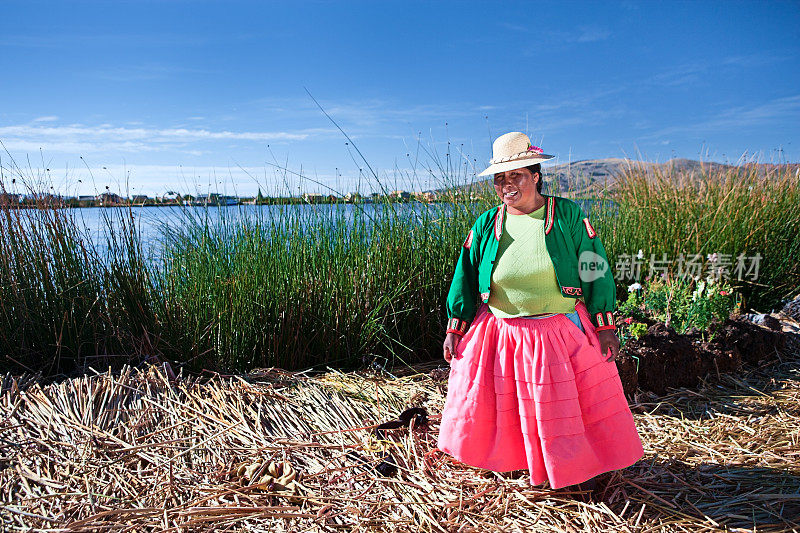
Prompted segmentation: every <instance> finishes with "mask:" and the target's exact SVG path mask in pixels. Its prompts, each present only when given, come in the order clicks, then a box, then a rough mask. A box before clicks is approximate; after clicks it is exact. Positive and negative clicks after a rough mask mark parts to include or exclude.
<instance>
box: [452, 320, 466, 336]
mask: <svg viewBox="0 0 800 533" xmlns="http://www.w3.org/2000/svg"><path fill="white" fill-rule="evenodd" d="M468 329H469V324H467V322H466V321H465V320H461V319H460V318H456V317H453V318H451V319H450V320H448V321H447V333H455V334H456V335H458V336H460V337H463V336H464V334H465V333H466V332H467V330H468Z"/></svg>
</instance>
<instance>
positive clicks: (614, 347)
mask: <svg viewBox="0 0 800 533" xmlns="http://www.w3.org/2000/svg"><path fill="white" fill-rule="evenodd" d="M597 338H598V340H599V341H600V353H602V354H603V358H605V359H606V362H609V361H613V360H614V359H615V358H616V357H617V355H619V338H618V337H617V334H616V333H614V330H613V329H604V330H602V331H598V332H597ZM609 350H611V356H610V357H608V358H606V355H608V351H609Z"/></svg>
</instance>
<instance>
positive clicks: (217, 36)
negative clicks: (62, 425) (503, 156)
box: [0, 0, 800, 194]
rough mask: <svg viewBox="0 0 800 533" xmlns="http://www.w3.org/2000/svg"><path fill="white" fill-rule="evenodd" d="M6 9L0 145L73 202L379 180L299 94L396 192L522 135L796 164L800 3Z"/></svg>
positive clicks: (17, 5) (15, 4)
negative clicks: (447, 163) (119, 194)
mask: <svg viewBox="0 0 800 533" xmlns="http://www.w3.org/2000/svg"><path fill="white" fill-rule="evenodd" d="M0 20H2V33H0V69H2V77H0V141H2V142H3V144H4V145H5V147H6V149H7V150H8V152H9V153H10V154H11V156H13V157H14V159H15V160H16V162H17V164H18V165H19V166H21V167H28V166H29V165H30V167H31V170H28V172H29V173H34V174H36V173H41V172H43V169H45V168H49V169H50V172H49V174H47V175H48V176H49V177H50V179H52V181H53V182H54V184H55V186H56V187H57V188H58V189H60V190H61V191H63V192H67V193H88V192H91V190H93V189H98V190H102V189H104V188H105V186H106V185H109V186H111V187H112V188H114V189H118V188H120V187H125V184H126V183H127V187H128V190H129V191H130V192H133V193H148V194H161V193H163V192H165V191H166V190H169V189H176V190H181V191H189V190H191V191H194V190H197V189H200V190H205V189H207V188H209V187H211V188H212V189H219V190H223V191H225V192H228V193H238V194H249V193H253V192H254V191H255V190H257V188H258V187H259V186H261V187H262V188H263V189H264V190H265V192H266V191H268V190H270V189H276V188H277V189H283V190H285V189H287V188H288V190H291V191H294V192H296V190H297V189H298V187H299V188H300V189H302V190H309V191H316V190H325V188H326V187H330V188H333V189H335V190H337V191H342V192H344V191H347V190H352V189H355V188H357V187H360V188H361V189H362V190H365V189H369V188H370V186H371V180H369V179H368V178H364V177H363V176H364V173H365V172H366V166H365V165H364V164H363V162H361V161H359V158H358V155H357V154H355V152H353V150H352V145H349V144H345V143H346V142H347V141H346V139H345V138H344V137H343V136H342V134H341V133H340V132H339V131H338V130H337V129H336V128H335V127H334V125H333V124H332V123H331V122H330V121H329V120H328V119H327V118H326V117H325V115H323V114H322V113H321V112H320V110H319V108H317V106H316V104H315V103H314V102H313V101H312V100H311V98H310V97H309V96H308V94H307V93H306V89H308V91H310V93H311V94H312V95H313V96H314V97H315V98H316V99H317V100H318V101H319V103H320V104H321V105H322V107H323V108H324V109H325V110H326V111H327V112H328V113H329V114H330V115H331V116H332V117H333V118H334V119H335V120H336V121H337V122H338V123H339V124H340V125H341V127H342V128H343V129H344V130H345V131H346V132H347V133H348V134H349V135H350V136H351V137H352V139H353V141H354V142H355V143H356V145H357V146H358V148H359V149H360V150H361V152H362V153H363V154H364V155H365V157H366V159H367V160H368V161H369V163H370V166H371V167H372V168H373V169H374V170H375V171H376V172H377V173H378V174H379V175H380V176H381V179H383V180H385V181H386V182H387V183H388V184H389V185H390V186H391V187H394V186H397V187H400V188H413V189H423V188H426V187H428V186H430V185H433V184H435V182H436V181H437V180H436V179H433V178H430V177H429V174H428V172H427V170H426V167H429V166H431V165H432V161H431V157H430V156H428V155H426V153H432V152H434V151H435V152H436V153H438V154H439V155H440V156H441V157H442V158H444V157H445V154H446V153H447V152H448V144H447V143H448V141H449V143H450V145H449V152H450V153H451V158H452V161H454V163H453V164H454V165H456V166H458V167H459V168H460V169H461V170H459V171H458V175H459V176H460V177H461V178H464V179H468V178H469V177H470V175H471V174H472V173H473V172H474V171H475V170H477V171H478V172H480V171H481V170H483V168H484V167H485V163H486V161H487V160H488V159H489V157H490V156H491V154H490V150H491V148H490V147H491V139H492V138H494V137H496V136H498V135H500V134H502V133H505V132H508V131H515V130H516V131H524V132H526V133H528V134H529V135H530V136H531V138H532V139H533V141H534V144H538V145H540V146H541V147H542V148H544V149H545V151H546V152H548V153H552V154H555V155H557V156H558V159H557V161H558V162H562V163H563V162H567V161H577V160H582V159H593V158H604V157H624V156H629V157H633V158H641V159H647V160H651V161H666V160H668V159H670V158H672V157H686V158H692V159H699V158H705V159H711V160H716V161H736V160H738V159H739V158H741V157H743V156H745V157H748V158H756V159H759V160H760V161H763V162H768V161H773V162H777V161H780V160H787V161H791V162H797V161H800V146H798V142H800V140H798V133H799V132H800V2H752V1H750V2H730V1H726V2H632V1H624V2H552V3H550V2H535V3H534V2H502V3H500V2H497V3H490V2H467V1H460V2H412V1H408V0H405V1H402V2H394V1H381V2H375V1H370V2H354V1H352V2H315V1H306V2H301V3H296V2H291V3H290V2H239V1H233V0H227V1H225V2H211V1H192V2H189V1H179V0H162V1H152V2H145V1H139V2H123V1H119V0H115V1H103V2H80V1H75V2H66V1H65V2H38V1H33V0H26V1H13V0H5V1H4V2H2V3H1V4H0ZM406 154H410V155H408V156H407V155H406ZM0 155H1V156H2V165H3V167H6V168H8V167H9V165H10V162H9V155H8V154H6V153H5V151H3V152H0ZM28 161H30V163H29V162H28ZM276 164H277V165H278V166H281V167H286V168H288V169H289V170H290V171H291V172H294V173H298V174H303V175H305V176H307V178H308V179H306V180H303V181H299V180H298V179H297V178H296V177H294V176H293V175H292V174H288V175H287V176H283V175H281V174H280V173H276V171H275V166H274V165H276ZM104 167H105V168H104ZM360 168H361V169H364V171H362V173H361V174H362V177H361V178H359V169H360ZM409 176H415V177H414V178H409ZM78 180H80V182H79V181H78ZM312 180H313V181H312ZM315 182H319V183H321V184H322V185H319V184H318V183H315Z"/></svg>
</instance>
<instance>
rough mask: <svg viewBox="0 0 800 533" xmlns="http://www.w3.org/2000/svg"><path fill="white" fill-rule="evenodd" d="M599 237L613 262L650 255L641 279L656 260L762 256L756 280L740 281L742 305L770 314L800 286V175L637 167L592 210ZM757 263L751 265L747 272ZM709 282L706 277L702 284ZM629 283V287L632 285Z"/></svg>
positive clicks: (785, 169)
mask: <svg viewBox="0 0 800 533" xmlns="http://www.w3.org/2000/svg"><path fill="white" fill-rule="evenodd" d="M593 219H595V220H597V226H598V233H599V234H600V236H601V238H602V240H603V244H604V246H605V248H606V250H607V252H608V254H609V258H614V260H616V259H617V258H619V257H620V256H622V254H632V255H635V254H637V252H638V251H639V250H642V251H643V253H644V256H645V257H644V261H645V266H644V269H643V272H642V276H644V275H645V272H647V270H648V269H649V266H648V262H649V260H650V257H651V254H655V259H656V260H657V261H658V260H660V259H662V254H666V258H667V259H668V260H669V261H671V262H672V263H671V266H670V272H671V273H672V274H676V273H677V268H678V267H677V260H678V257H679V255H680V254H684V256H685V257H687V258H688V256H690V255H692V254H701V256H702V258H703V262H704V266H705V267H709V266H710V263H709V261H708V260H707V257H708V255H710V254H714V253H718V254H728V255H730V256H731V259H732V261H733V263H734V264H735V262H736V257H737V255H738V254H742V253H744V254H745V255H746V256H755V255H756V254H760V256H761V257H762V259H761V260H760V264H759V271H758V275H757V278H756V279H755V280H753V279H751V277H752V274H751V275H746V274H745V275H743V276H742V278H743V279H742V280H737V279H736V276H734V274H733V270H734V265H728V270H729V272H730V275H731V282H732V283H733V284H734V288H735V289H737V291H738V292H740V293H741V294H742V295H743V296H744V305H745V306H746V307H750V308H754V309H762V310H769V309H770V308H773V307H775V306H779V304H780V302H781V301H782V300H784V299H786V298H789V297H793V296H794V295H795V294H796V293H797V290H798V284H799V283H798V282H800V238H798V236H799V235H800V174H799V173H798V171H797V168H796V166H789V165H782V166H775V167H772V168H768V167H767V168H765V167H764V166H759V165H756V164H744V165H740V166H730V167H720V166H718V165H715V166H709V167H704V168H703V169H702V170H701V171H699V172H696V173H690V172H683V171H679V170H678V169H676V168H675V167H674V166H659V165H649V164H645V163H641V162H631V164H630V165H628V166H627V167H626V168H625V169H624V170H623V171H622V173H621V175H619V176H618V177H617V179H616V181H615V182H614V184H613V187H612V188H610V190H608V191H606V193H605V194H604V195H602V196H601V201H600V202H599V203H598V204H597V206H596V207H595V208H593ZM750 263H751V262H749V261H748V263H747V264H748V266H749V265H750ZM703 277H704V276H703ZM628 283H631V282H628ZM623 287H624V285H623V284H622V283H621V284H620V288H623Z"/></svg>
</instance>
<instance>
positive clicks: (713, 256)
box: [708, 252, 718, 263]
mask: <svg viewBox="0 0 800 533" xmlns="http://www.w3.org/2000/svg"><path fill="white" fill-rule="evenodd" d="M717 259H718V258H717V252H714V253H713V254H709V255H708V260H709V261H711V262H712V263H716V262H717Z"/></svg>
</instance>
